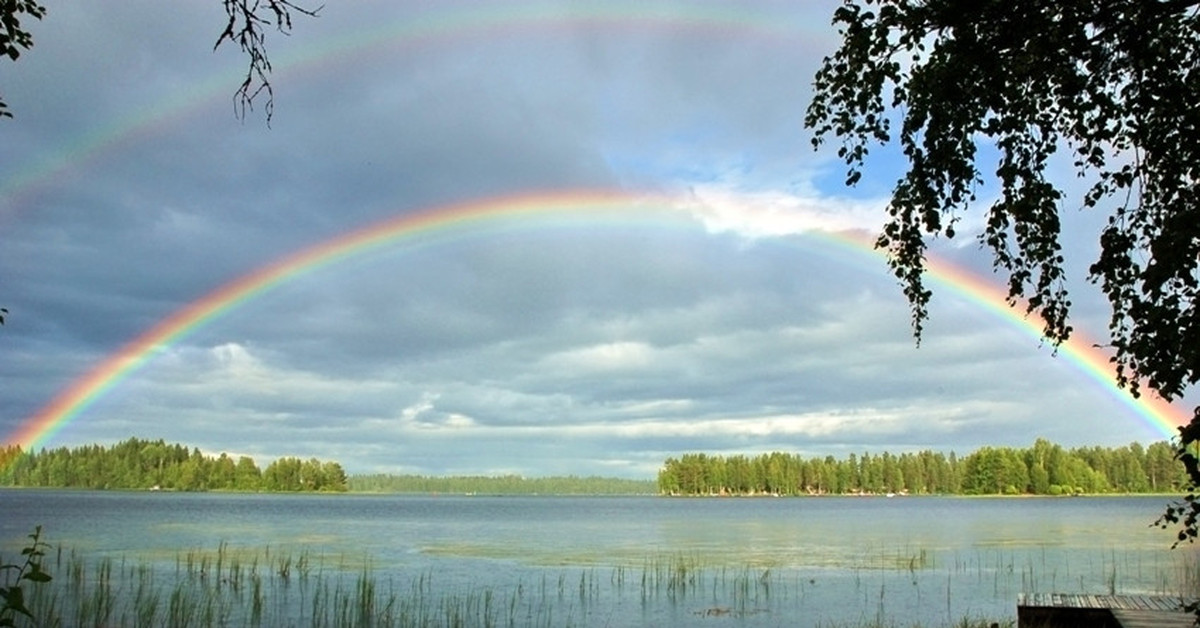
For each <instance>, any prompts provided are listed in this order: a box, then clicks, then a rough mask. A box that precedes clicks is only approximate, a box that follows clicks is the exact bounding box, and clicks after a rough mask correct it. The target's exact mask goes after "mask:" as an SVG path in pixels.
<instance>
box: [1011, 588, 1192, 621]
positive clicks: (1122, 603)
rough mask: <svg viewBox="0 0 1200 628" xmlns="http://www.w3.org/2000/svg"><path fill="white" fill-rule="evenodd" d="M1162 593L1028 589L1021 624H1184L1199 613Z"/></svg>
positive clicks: (1019, 612)
mask: <svg viewBox="0 0 1200 628" xmlns="http://www.w3.org/2000/svg"><path fill="white" fill-rule="evenodd" d="M1183 604H1184V602H1183V600H1182V599H1180V598H1177V597H1168V596H1161V595H1090V594H1082V593H1029V594H1021V595H1019V596H1018V597H1017V626H1018V628H1050V627H1054V628H1060V627H1061V628H1075V627H1079V628H1084V627H1095V628H1185V627H1187V626H1195V625H1196V616H1195V615H1193V614H1191V613H1185V612H1183V610H1182V609H1183Z"/></svg>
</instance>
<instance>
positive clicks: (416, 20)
mask: <svg viewBox="0 0 1200 628" xmlns="http://www.w3.org/2000/svg"><path fill="white" fill-rule="evenodd" d="M435 6H436V5H435ZM683 9H684V10H683V11H682V12H677V11H675V10H672V9H671V8H670V7H665V6H660V5H655V4H653V3H647V2H641V1H627V0H604V1H601V2H583V3H578V4H574V5H572V6H571V7H569V8H566V7H563V6H562V5H561V4H560V3H547V2H530V3H527V4H522V5H497V6H490V5H475V6H471V7H470V8H467V9H464V8H451V9H445V8H442V7H438V8H436V9H432V10H427V11H423V12H418V13H415V14H413V15H406V16H404V17H403V18H400V19H396V20H392V21H387V22H381V23H379V24H377V25H375V26H373V27H372V28H370V29H366V30H357V31H354V32H351V33H348V34H343V35H338V36H332V37H326V38H324V39H319V40H305V41H304V43H303V44H302V45H299V46H296V47H295V48H293V49H291V50H290V51H288V50H284V51H283V52H282V53H281V54H278V56H274V58H273V61H272V65H273V68H274V69H273V71H272V82H273V83H274V84H275V85H277V86H282V85H286V84H288V82H289V81H295V80H298V79H299V80H304V79H305V78H307V77H311V76H322V75H325V74H328V73H331V72H335V71H337V69H338V68H340V67H343V66H345V65H347V64H351V63H354V62H355V61H356V60H360V59H362V58H364V57H366V58H371V57H381V56H385V55H387V54H390V53H392V52H395V51H396V50H397V49H401V50H412V49H420V48H422V47H425V46H431V45H435V44H439V43H446V44H454V43H456V42H462V41H477V40H479V39H480V38H497V37H504V36H509V35H521V34H525V33H528V32H530V31H537V32H547V33H554V32H558V31H561V30H562V29H564V28H566V27H576V26H581V25H582V26H588V27H597V28H616V29H660V30H671V31H684V32H694V33H700V34H704V35H706V36H707V35H715V36H729V35H736V34H742V35H746V36H753V37H754V38H755V41H761V40H764V39H765V40H767V41H772V42H778V43H779V45H781V46H788V47H789V48H791V49H792V50H794V51H795V50H802V49H803V47H804V46H806V45H811V44H808V43H807V42H806V40H805V38H804V37H803V35H805V34H806V33H807V31H808V30H815V28H816V26H817V25H816V24H808V23H806V24H797V23H796V22H795V21H794V20H793V19H791V18H789V17H788V16H786V15H784V14H782V13H781V12H779V11H777V10H776V11H771V10H764V9H761V8H754V7H746V6H741V5H737V4H721V3H718V4H705V5H699V4H697V5H693V6H688V7H684V8H683ZM821 26H822V27H823V26H824V24H823V23H822V24H821ZM275 43H276V45H279V44H280V41H279V40H277V41H276V42H275ZM203 52H204V51H202V50H198V51H197V54H202V53H203ZM819 53H820V51H818V50H816V49H814V50H812V51H811V54H812V55H818V54H819ZM242 70H243V66H242V64H241V63H240V62H239V63H235V64H232V67H231V69H230V70H228V71H224V72H219V73H214V74H213V75H210V76H207V77H205V78H203V79H201V80H199V81H197V82H196V83H194V84H192V85H190V86H188V87H187V88H185V89H182V90H179V89H176V90H173V91H172V92H171V94H170V95H168V96H166V97H164V98H162V99H161V100H159V101H157V102H154V103H151V104H149V105H147V106H146V107H143V108H141V109H139V110H134V111H132V112H130V113H129V114H128V115H124V116H121V117H118V118H115V119H113V120H110V121H108V123H107V124H105V125H102V126H98V127H97V128H94V129H91V130H89V131H87V132H85V133H83V134H81V135H80V136H79V137H78V138H77V140H76V141H75V142H74V143H73V144H72V145H70V146H66V147H63V148H62V149H60V150H58V151H54V152H51V153H49V154H44V155H39V156H35V157H34V158H33V159H30V160H29V161H28V162H27V163H25V164H24V165H23V166H21V167H18V168H17V169H16V170H15V171H13V172H12V173H11V174H10V175H9V176H8V177H6V178H5V179H3V180H0V218H4V217H5V214H16V213H17V212H18V211H19V210H20V209H21V208H22V207H25V206H28V205H30V204H32V203H33V202H34V197H35V196H36V194H37V192H38V191H39V190H42V189H44V188H46V187H49V186H52V185H53V184H54V182H56V181H60V180H61V179H62V178H63V177H69V176H70V174H71V173H72V172H75V171H78V170H80V169H83V168H85V167H86V166H88V165H89V164H92V163H95V162H97V161H99V160H100V159H101V158H102V157H103V156H104V155H106V154H108V153H110V152H112V151H114V150H115V149H118V148H120V147H122V146H126V145H131V144H135V143H137V142H138V141H139V140H146V139H150V138H153V137H154V135H155V133H157V132H158V131H160V130H162V129H169V128H174V127H175V126H177V125H180V124H182V123H183V121H184V120H185V119H187V118H188V117H189V116H191V115H195V114H197V113H198V112H200V111H203V110H206V109H207V108H209V107H211V106H213V105H215V104H217V103H220V102H222V101H227V100H229V99H231V98H232V96H233V93H234V90H235V89H236V88H237V86H238V85H239V84H240V83H241V81H242V79H243V78H244V75H243V74H242V73H241V72H242ZM228 115H229V116H230V118H231V119H232V117H233V108H232V106H231V107H230V108H229V109H228ZM800 144H802V142H798V143H797V146H798V148H799V147H800Z"/></svg>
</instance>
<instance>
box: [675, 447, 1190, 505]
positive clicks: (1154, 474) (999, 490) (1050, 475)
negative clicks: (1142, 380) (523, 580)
mask: <svg viewBox="0 0 1200 628" xmlns="http://www.w3.org/2000/svg"><path fill="white" fill-rule="evenodd" d="M1186 483H1187V477H1186V473H1185V470H1184V468H1183V465H1181V464H1179V462H1178V461H1177V460H1175V449H1174V447H1173V446H1172V445H1171V444H1170V443H1168V442H1165V441H1163V442H1157V443H1153V444H1151V445H1148V446H1145V447H1143V446H1142V445H1141V444H1140V443H1136V442H1135V443H1131V444H1129V445H1125V446H1123V447H1116V448H1106V447H1080V448H1074V449H1069V450H1068V449H1064V448H1063V447H1062V446H1060V445H1056V444H1054V443H1051V442H1049V441H1047V440H1045V439H1037V440H1036V441H1035V442H1034V444H1033V446H1031V447H1028V448H1024V449H1019V448H1013V447H982V448H980V449H978V450H976V451H974V452H972V453H971V454H969V455H966V456H964V457H962V458H959V457H957V456H956V455H955V454H954V452H950V454H949V455H945V454H942V453H939V452H934V451H929V450H926V451H921V452H918V453H902V454H891V453H888V452H883V453H879V454H871V453H863V454H861V455H855V454H850V455H849V456H847V457H845V458H842V459H840V460H839V459H835V458H834V457H833V456H825V457H813V458H807V459H806V458H804V457H802V456H799V455H796V454H786V453H780V452H774V453H768V454H761V455H758V456H746V455H731V456H720V455H708V454H703V453H691V454H684V455H683V456H681V457H679V458H669V459H667V461H666V462H665V463H664V464H663V467H662V469H661V470H660V471H659V474H658V489H659V492H660V493H663V494H667V495H864V494H865V495H883V494H889V493H890V494H898V495H1078V494H1103V493H1179V492H1181V491H1183V490H1184V487H1185V486H1186Z"/></svg>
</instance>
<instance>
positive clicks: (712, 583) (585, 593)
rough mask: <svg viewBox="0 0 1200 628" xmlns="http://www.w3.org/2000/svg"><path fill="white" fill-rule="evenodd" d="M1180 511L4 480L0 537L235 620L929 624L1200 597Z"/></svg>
mask: <svg viewBox="0 0 1200 628" xmlns="http://www.w3.org/2000/svg"><path fill="white" fill-rule="evenodd" d="M1167 502H1168V498H1167V497H1088V498H952V497H895V498H885V497H818V498H697V499H687V498H659V497H483V496H409V495H404V496H401V495H360V494H352V495H274V494H272V495H257V494H212V493H165V492H162V493H159V492H141V493H134V492H74V491H44V490H0V513H2V515H0V549H2V550H3V554H4V557H5V558H6V559H9V562H11V559H12V558H13V553H14V550H16V549H18V548H19V547H20V546H21V543H22V541H24V540H25V536H26V535H27V534H28V533H29V532H30V531H32V529H33V527H34V526H35V525H39V524H40V525H42V526H43V528H44V533H45V536H46V540H48V541H49V542H50V543H51V544H53V545H54V546H56V547H57V546H60V545H61V546H63V547H66V548H69V549H70V550H74V552H75V554H74V555H75V556H76V558H75V560H76V561H77V562H86V566H85V567H78V566H76V567H69V566H67V563H69V562H70V561H71V558H70V555H68V557H67V558H64V557H63V556H61V555H59V554H58V553H56V552H51V553H50V556H48V558H47V563H46V564H47V568H48V571H50V572H51V573H52V574H55V575H56V581H55V585H56V586H68V585H72V586H75V587H77V588H79V590H78V591H75V592H74V595H80V594H81V592H82V591H84V590H90V589H87V587H88V586H94V584H92V585H89V582H92V583H94V582H96V581H102V580H103V579H102V578H99V579H98V578H97V577H89V576H88V574H89V573H92V572H93V571H96V570H98V568H97V567H96V566H95V565H96V564H99V563H101V562H104V561H109V564H110V568H111V565H114V564H115V565H116V571H117V572H118V573H120V574H126V575H125V576H124V577H126V578H127V579H129V580H130V582H129V583H127V586H125V587H124V588H121V587H118V586H115V585H108V586H110V587H111V588H112V589H113V590H114V591H118V592H117V593H113V594H112V595H114V596H120V595H125V596H127V597H128V596H129V595H131V593H130V591H132V590H134V588H136V587H135V586H134V584H133V582H132V581H133V580H136V579H138V578H141V579H142V582H141V587H142V588H144V589H146V590H147V591H151V592H153V593H154V595H155V596H157V597H154V598H153V599H155V600H160V599H161V600H162V606H163V607H164V608H165V607H166V606H167V602H166V599H167V598H168V597H172V596H173V595H174V593H173V592H175V591H177V590H178V589H179V585H178V582H177V581H179V580H181V579H183V580H187V579H191V580H198V581H200V582H201V583H207V586H209V587H210V588H212V587H215V588H221V586H222V585H223V586H224V587H225V589H226V590H229V589H239V590H238V591H232V592H230V591H226V592H222V593H221V595H223V596H226V597H230V596H232V597H238V596H240V599H241V600H242V601H237V600H236V599H234V600H232V601H231V600H225V598H223V597H222V598H220V599H218V600H217V601H216V602H212V601H209V602H206V603H208V604H210V605H213V607H214V608H215V609H216V610H215V611H210V612H213V613H215V617H217V618H218V619H220V618H224V620H225V621H231V622H233V623H240V622H242V621H244V620H246V619H247V618H248V617H251V615H250V614H251V613H258V612H261V613H263V614H262V615H258V614H255V615H253V618H254V619H256V620H259V619H261V621H262V622H263V623H264V625H274V623H273V622H277V623H299V624H305V625H308V624H310V623H321V622H313V621H312V619H313V616H314V615H315V614H318V611H319V609H318V606H320V607H321V609H320V611H321V612H324V611H329V609H333V610H332V611H330V612H333V613H335V614H336V612H338V611H337V609H338V608H341V606H347V607H348V606H352V605H353V603H354V602H353V599H355V598H354V596H355V595H358V596H359V598H358V599H360V600H361V599H362V598H363V596H364V594H363V593H362V591H363V583H364V582H368V583H369V584H370V585H371V590H370V594H371V597H370V600H371V602H372V604H376V605H378V606H380V607H382V606H385V605H387V604H390V606H389V607H388V610H387V615H388V617H392V618H399V617H406V618H408V621H413V622H414V623H426V622H428V623H430V624H443V623H453V621H452V618H453V617H460V618H462V619H461V621H462V624H463V625H476V624H493V625H546V626H555V625H575V626H608V625H656V626H663V625H697V624H700V625H730V626H777V625H800V626H842V625H846V626H858V625H867V624H870V623H872V622H875V621H878V620H880V619H882V620H883V621H884V622H886V623H889V624H890V623H895V624H897V625H911V624H913V623H917V622H919V623H921V624H922V625H926V626H929V625H944V624H951V623H957V622H958V621H959V620H960V619H962V618H964V617H972V618H974V617H988V618H994V619H998V620H1004V619H1012V618H1015V614H1016V611H1015V599H1016V596H1017V594H1018V593H1020V592H1046V591H1067V592H1094V593H1108V592H1116V593H1153V594H1179V593H1181V592H1182V591H1194V590H1195V589H1196V584H1197V581H1198V577H1200V573H1198V571H1200V562H1198V561H1197V556H1196V549H1195V548H1194V547H1188V548H1181V549H1177V550H1170V549H1169V547H1170V543H1171V540H1172V536H1173V535H1172V533H1171V532H1168V531H1164V530H1161V529H1159V528H1155V527H1151V526H1150V524H1151V523H1152V522H1153V521H1154V519H1155V518H1157V516H1158V515H1159V514H1160V513H1161V512H1162V510H1163V506H1164V505H1165V504H1166V503H1167ZM218 560H219V561H221V564H220V565H219V566H218V564H217V562H216V561H218ZM56 565H57V566H58V569H59V571H69V572H70V573H71V574H72V575H71V577H70V578H67V577H61V576H59V573H58V572H56V571H55V568H56ZM134 565H138V567H137V568H135V567H134ZM234 569H237V570H239V571H238V574H245V575H237V574H234V572H233V570H234ZM76 572H78V573H76ZM227 572H228V573H227ZM364 573H365V574H368V576H367V577H366V578H364ZM197 574H198V575H197ZM213 574H217V577H216V578H213V577H212V576H213ZM222 574H225V575H222ZM281 574H283V575H281ZM301 576H303V578H302V577H301ZM243 577H244V578H246V579H247V582H249V581H250V580H256V581H257V583H256V584H255V589H254V591H252V592H250V593H243V592H241V590H240V588H239V587H238V586H236V585H237V584H238V583H239V582H240V579H241V578H243ZM206 578H207V580H206ZM114 579H116V578H114ZM306 583H307V584H306ZM306 587H307V588H306ZM339 587H340V588H342V589H346V590H348V591H349V593H346V594H344V596H343V597H338V596H339V595H342V594H339V593H337V591H336V590H337V589H338V588H339ZM356 587H357V589H356ZM247 590H248V591H249V590H250V589H249V587H247ZM355 590H357V591H358V593H357V594H356V593H354V591H355ZM121 591H123V593H121ZM322 591H324V593H322ZM235 593H236V595H234V594H235ZM70 595H72V594H71V593H67V592H64V593H63V594H62V596H60V597H66V596H70ZM89 595H90V594H89ZM138 595H142V594H141V593H139V594H138ZM194 595H195V596H200V597H203V598H204V599H209V597H211V595H210V593H203V594H194ZM322 595H324V596H325V597H324V598H321V596H322ZM206 596H207V597H206ZM147 599H150V598H147ZM172 599H173V597H172ZM222 600H224V601H222ZM247 600H249V601H247ZM256 600H257V601H256ZM143 602H144V600H143ZM339 605H340V606H339ZM243 606H244V607H243ZM253 607H258V608H260V611H254V610H253ZM264 608H265V610H261V609H264ZM151 610H153V609H151ZM343 610H344V612H343V614H345V613H349V612H350V610H346V609H343ZM401 611H403V612H404V614H403V615H402V613H401ZM127 612H128V613H129V614H132V613H134V612H135V611H133V610H130V611H127ZM164 612H165V611H164ZM117 614H118V615H119V614H120V612H119V611H118V612H117ZM414 618H416V619H414ZM422 618H423V619H422ZM113 623H116V622H115V621H114V622H113ZM332 623H334V624H336V622H332ZM347 623H349V624H353V623H355V622H352V621H351V622H347Z"/></svg>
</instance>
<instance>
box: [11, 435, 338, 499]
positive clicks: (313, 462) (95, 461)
mask: <svg viewBox="0 0 1200 628" xmlns="http://www.w3.org/2000/svg"><path fill="white" fill-rule="evenodd" d="M0 486H20V487H39V488H86V489H155V488H157V489H161V490H175V491H215V490H227V491H326V492H328V491H337V492H341V491H345V490H347V479H346V473H345V471H344V470H343V469H342V466H341V465H340V464H338V463H336V462H322V461H320V460H317V459H316V458H312V459H309V460H300V459H299V458H294V457H284V458H279V459H278V460H275V461H274V462H272V463H270V464H269V465H267V467H266V469H259V467H258V465H257V464H256V463H255V462H254V460H253V459H252V458H250V457H249V456H240V457H239V458H238V459H237V460H234V459H233V458H231V457H230V456H228V455H226V454H224V453H222V454H220V455H219V456H216V457H213V456H206V455H204V454H202V453H201V452H200V450H199V449H195V448H193V449H191V450H189V449H188V448H187V447H185V446H183V445H178V444H168V443H165V442H163V441H162V440H156V441H148V440H139V439H137V438H130V439H128V440H125V441H122V442H120V443H117V444H116V445H112V446H109V447H105V446H103V445H84V446H82V447H75V448H66V447H60V448H58V449H50V450H42V451H39V452H36V453H35V452H32V451H30V452H26V451H22V450H21V448H20V447H18V446H10V447H7V448H4V449H0Z"/></svg>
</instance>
